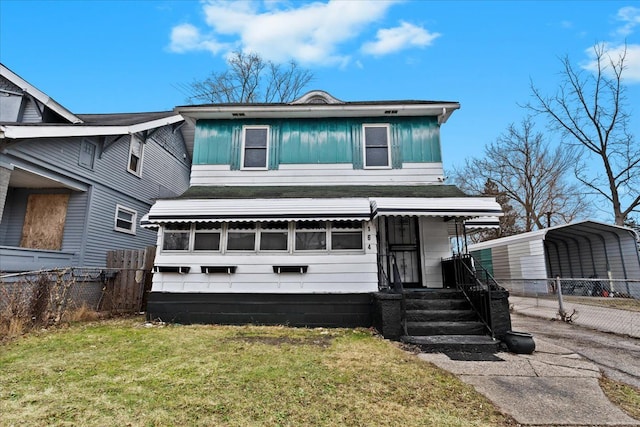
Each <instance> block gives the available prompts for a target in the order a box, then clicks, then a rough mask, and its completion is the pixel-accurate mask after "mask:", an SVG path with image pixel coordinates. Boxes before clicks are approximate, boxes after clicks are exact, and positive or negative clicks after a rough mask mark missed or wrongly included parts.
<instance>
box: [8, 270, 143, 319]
mask: <svg viewBox="0 0 640 427" xmlns="http://www.w3.org/2000/svg"><path fill="white" fill-rule="evenodd" d="M150 279H151V272H149V271H143V270H137V269H134V270H131V269H108V268H76V267H74V268H64V269H56V270H46V271H35V272H27V273H18V274H8V275H3V276H0V330H2V327H3V325H4V327H5V329H6V328H10V326H11V324H17V322H19V323H21V324H25V323H27V324H31V325H50V324H55V323H58V322H60V321H62V320H64V319H65V318H69V316H70V314H72V313H73V312H75V311H78V310H91V311H107V312H117V313H136V312H140V311H142V310H144V305H145V303H146V301H145V298H144V296H145V294H146V292H145V291H146V286H148V285H150ZM12 322H13V323H12Z"/></svg>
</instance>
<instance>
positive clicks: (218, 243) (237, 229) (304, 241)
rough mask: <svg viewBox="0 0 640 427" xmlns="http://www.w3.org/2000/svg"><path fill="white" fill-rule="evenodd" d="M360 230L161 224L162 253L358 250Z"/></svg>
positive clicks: (314, 225)
mask: <svg viewBox="0 0 640 427" xmlns="http://www.w3.org/2000/svg"><path fill="white" fill-rule="evenodd" d="M362 231H363V226H362V221H299V222H292V221H265V222H240V221H239V222H230V223H224V224H223V223H220V222H204V223H195V224H194V223H190V224H183V223H176V224H166V225H164V227H163V233H162V234H163V236H162V250H163V251H190V252H198V251H210V252H221V251H224V252H239V251H245V252H258V253H260V252H262V253H274V252H285V253H292V252H306V251H320V252H342V251H362V250H363V247H364V241H363V232H362ZM292 245H293V250H292V249H291V247H292Z"/></svg>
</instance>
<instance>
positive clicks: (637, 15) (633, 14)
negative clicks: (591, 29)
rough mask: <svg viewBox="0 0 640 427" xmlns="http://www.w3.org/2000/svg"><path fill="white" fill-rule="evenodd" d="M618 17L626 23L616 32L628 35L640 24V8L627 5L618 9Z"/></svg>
mask: <svg viewBox="0 0 640 427" xmlns="http://www.w3.org/2000/svg"><path fill="white" fill-rule="evenodd" d="M616 18H617V19H618V20H619V21H622V22H624V23H625V24H624V25H623V26H622V27H620V28H618V29H617V30H616V33H617V34H619V35H621V36H625V37H626V36H628V35H630V34H632V33H633V32H634V30H635V27H637V26H640V8H637V7H633V6H627V7H623V8H621V9H619V10H618V14H617V16H616Z"/></svg>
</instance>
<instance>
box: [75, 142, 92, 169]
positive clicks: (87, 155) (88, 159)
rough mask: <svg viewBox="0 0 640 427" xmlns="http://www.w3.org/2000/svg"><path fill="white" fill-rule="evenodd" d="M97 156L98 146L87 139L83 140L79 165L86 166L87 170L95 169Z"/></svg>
mask: <svg viewBox="0 0 640 427" xmlns="http://www.w3.org/2000/svg"><path fill="white" fill-rule="evenodd" d="M95 156H96V145H95V144H94V143H93V142H90V141H88V140H86V139H84V140H82V144H81V145H80V157H79V158H78V164H79V165H80V166H84V167H85V168H87V169H93V161H94V159H95Z"/></svg>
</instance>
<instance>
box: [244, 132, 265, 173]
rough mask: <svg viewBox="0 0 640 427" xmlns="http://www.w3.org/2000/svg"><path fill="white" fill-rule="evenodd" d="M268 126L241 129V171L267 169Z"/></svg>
mask: <svg viewBox="0 0 640 427" xmlns="http://www.w3.org/2000/svg"><path fill="white" fill-rule="evenodd" d="M268 141H269V127H268V126H244V127H243V128H242V169H267V165H268V163H267V160H268V151H269V150H268V146H269V142H268Z"/></svg>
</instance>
